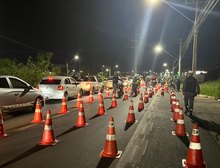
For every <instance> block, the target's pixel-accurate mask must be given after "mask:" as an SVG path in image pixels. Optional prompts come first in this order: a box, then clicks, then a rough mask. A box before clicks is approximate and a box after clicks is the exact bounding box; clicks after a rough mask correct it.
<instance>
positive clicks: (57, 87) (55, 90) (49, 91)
mask: <svg viewBox="0 0 220 168" xmlns="http://www.w3.org/2000/svg"><path fill="white" fill-rule="evenodd" d="M37 89H40V90H41V91H42V92H43V93H44V95H45V97H46V99H47V100H49V99H62V98H63V96H65V97H66V100H68V99H69V98H70V97H72V98H74V97H77V95H78V93H80V95H81V96H82V95H83V90H82V88H81V87H80V84H79V82H77V81H76V80H75V79H73V78H72V77H68V76H49V77H47V78H43V79H42V80H41V82H40V83H39V84H38V86H37Z"/></svg>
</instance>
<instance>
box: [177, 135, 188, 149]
mask: <svg viewBox="0 0 220 168" xmlns="http://www.w3.org/2000/svg"><path fill="white" fill-rule="evenodd" d="M177 137H178V138H179V139H180V140H181V141H182V142H183V143H184V144H185V145H186V147H187V148H188V147H189V143H190V141H189V139H188V137H187V136H177Z"/></svg>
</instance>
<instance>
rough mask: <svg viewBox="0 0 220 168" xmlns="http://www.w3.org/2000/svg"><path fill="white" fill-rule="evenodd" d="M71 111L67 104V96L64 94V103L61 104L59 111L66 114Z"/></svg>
mask: <svg viewBox="0 0 220 168" xmlns="http://www.w3.org/2000/svg"><path fill="white" fill-rule="evenodd" d="M68 112H69V111H68V110H67V104H66V97H65V96H63V98H62V104H61V109H60V111H59V112H58V113H59V114H66V113H68Z"/></svg>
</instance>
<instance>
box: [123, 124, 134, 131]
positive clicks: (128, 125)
mask: <svg viewBox="0 0 220 168" xmlns="http://www.w3.org/2000/svg"><path fill="white" fill-rule="evenodd" d="M133 124H134V123H126V124H125V129H124V130H125V131H127V130H128V129H129V128H130V127H131V126H132V125H133Z"/></svg>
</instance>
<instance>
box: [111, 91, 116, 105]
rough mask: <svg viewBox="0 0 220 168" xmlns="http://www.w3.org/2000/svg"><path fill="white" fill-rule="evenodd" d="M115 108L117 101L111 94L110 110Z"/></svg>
mask: <svg viewBox="0 0 220 168" xmlns="http://www.w3.org/2000/svg"><path fill="white" fill-rule="evenodd" d="M115 107H117V101H116V96H115V94H114V93H113V96H112V103H111V108H115Z"/></svg>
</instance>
